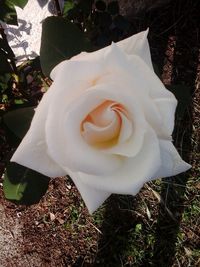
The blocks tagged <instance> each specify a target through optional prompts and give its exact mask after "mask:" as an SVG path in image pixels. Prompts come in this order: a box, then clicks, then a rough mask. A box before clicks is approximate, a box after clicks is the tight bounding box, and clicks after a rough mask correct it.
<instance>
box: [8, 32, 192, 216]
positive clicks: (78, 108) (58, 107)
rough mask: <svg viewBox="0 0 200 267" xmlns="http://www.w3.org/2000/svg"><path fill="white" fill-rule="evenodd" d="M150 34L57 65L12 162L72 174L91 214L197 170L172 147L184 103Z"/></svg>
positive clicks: (48, 172) (51, 173)
mask: <svg viewBox="0 0 200 267" xmlns="http://www.w3.org/2000/svg"><path fill="white" fill-rule="evenodd" d="M147 33H148V32H147V31H145V32H141V33H139V34H136V35H134V36H132V37H130V38H128V39H125V40H123V41H121V42H118V43H117V44H112V45H110V46H108V47H106V48H104V49H101V50H99V51H96V52H93V53H81V54H79V55H78V56H75V57H73V58H71V59H70V60H66V61H63V62H61V63H60V64H58V65H57V66H56V67H55V68H54V69H53V71H52V73H51V76H52V78H53V80H54V82H53V84H52V86H51V87H50V89H49V90H48V92H47V93H46V94H45V95H44V97H43V98H42V101H41V102H40V104H39V106H38V107H37V109H36V112H35V115H34V118H33V120H32V123H31V127H30V129H29V131H28V132H27V134H26V136H25V137H24V139H23V140H22V142H21V144H20V146H19V147H18V149H17V151H16V152H15V154H14V155H13V157H12V161H15V162H17V163H19V164H21V165H24V166H27V167H29V168H31V169H34V170H36V171H38V172H41V173H43V174H45V175H47V176H50V177H56V176H63V175H66V174H69V175H70V176H71V178H72V179H73V181H74V183H75V185H76V186H77V188H78V190H79V191H80V193H81V195H82V197H83V199H84V201H85V203H86V205H87V207H88V209H89V211H90V213H92V212H93V211H95V210H96V209H97V208H98V207H99V206H100V205H101V204H102V203H103V201H105V199H106V198H108V197H109V195H110V194H112V193H116V194H131V195H135V194H136V193H137V192H138V191H139V190H140V188H141V187H142V186H143V184H144V183H145V182H147V181H149V180H152V179H156V178H159V177H167V176H173V175H176V174H178V173H180V172H183V171H186V170H187V169H189V168H190V165H189V164H187V163H186V162H184V161H183V160H182V159H181V157H180V156H179V154H178V152H177V151H176V149H175V147H174V146H173V144H172V138H171V134H172V131H173V128H174V112H175V109H176V105H177V101H176V99H175V97H174V95H173V94H172V93H171V92H169V91H168V90H166V88H165V87H164V86H163V84H162V83H161V81H160V80H159V79H158V78H157V76H156V75H155V73H154V71H153V68H152V63H151V57H150V51H149V45H148V41H147Z"/></svg>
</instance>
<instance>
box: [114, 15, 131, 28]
mask: <svg viewBox="0 0 200 267" xmlns="http://www.w3.org/2000/svg"><path fill="white" fill-rule="evenodd" d="M113 21H114V24H115V26H116V27H117V28H119V29H120V30H122V31H127V30H128V29H129V27H130V23H129V22H128V21H127V20H126V19H125V18H124V17H123V16H121V15H117V16H116V17H115V18H114V20H113Z"/></svg>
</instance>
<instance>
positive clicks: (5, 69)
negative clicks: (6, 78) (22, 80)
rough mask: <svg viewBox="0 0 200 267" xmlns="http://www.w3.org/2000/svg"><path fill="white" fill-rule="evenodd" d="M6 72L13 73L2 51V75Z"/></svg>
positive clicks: (0, 51)
mask: <svg viewBox="0 0 200 267" xmlns="http://www.w3.org/2000/svg"><path fill="white" fill-rule="evenodd" d="M6 72H12V68H11V66H10V64H9V62H8V60H7V56H6V54H5V53H4V51H2V50H1V49H0V74H3V73H6Z"/></svg>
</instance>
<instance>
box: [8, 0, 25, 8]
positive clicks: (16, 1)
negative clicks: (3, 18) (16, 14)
mask: <svg viewBox="0 0 200 267" xmlns="http://www.w3.org/2000/svg"><path fill="white" fill-rule="evenodd" d="M7 1H8V2H10V3H11V4H13V5H14V6H18V7H21V8H24V7H25V5H26V4H27V3H28V0H7Z"/></svg>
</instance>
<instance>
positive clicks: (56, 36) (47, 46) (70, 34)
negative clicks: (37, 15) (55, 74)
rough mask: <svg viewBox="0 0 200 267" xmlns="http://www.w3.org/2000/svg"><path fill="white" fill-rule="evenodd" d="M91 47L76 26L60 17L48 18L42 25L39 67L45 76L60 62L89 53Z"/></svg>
mask: <svg viewBox="0 0 200 267" xmlns="http://www.w3.org/2000/svg"><path fill="white" fill-rule="evenodd" d="M91 50H92V48H91V45H90V44H89V42H88V40H87V39H86V38H85V36H84V34H83V33H82V32H81V31H80V30H79V28H78V27H76V25H74V24H73V23H71V22H70V21H67V20H66V19H64V18H62V17H48V18H46V19H45V20H44V22H43V25H42V41H41V48H40V57H41V59H40V60H41V66H42V70H43V72H44V74H45V75H47V76H49V74H50V72H51V70H52V69H53V68H54V67H55V66H56V65H57V64H58V63H60V62H61V61H63V60H66V59H69V58H71V57H73V56H75V55H77V54H79V53H80V52H82V51H91Z"/></svg>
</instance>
